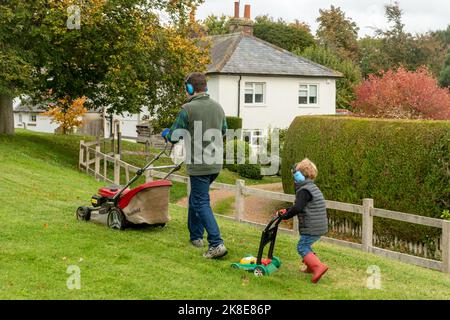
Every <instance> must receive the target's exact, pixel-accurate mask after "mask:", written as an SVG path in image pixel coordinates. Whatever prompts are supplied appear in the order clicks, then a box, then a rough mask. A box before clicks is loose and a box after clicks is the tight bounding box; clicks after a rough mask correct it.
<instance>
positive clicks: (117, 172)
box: [114, 154, 120, 185]
mask: <svg viewBox="0 0 450 320" xmlns="http://www.w3.org/2000/svg"><path fill="white" fill-rule="evenodd" d="M119 161H120V154H115V155H114V184H116V185H120V163H119Z"/></svg>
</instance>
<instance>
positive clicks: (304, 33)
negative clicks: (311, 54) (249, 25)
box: [253, 15, 315, 52]
mask: <svg viewBox="0 0 450 320" xmlns="http://www.w3.org/2000/svg"><path fill="white" fill-rule="evenodd" d="M253 34H254V35H255V36H256V37H258V38H260V39H262V40H265V41H267V42H269V43H272V44H274V45H276V46H278V47H280V48H283V49H285V50H288V51H291V52H292V51H294V50H296V49H299V50H304V49H306V48H307V47H309V46H312V45H314V44H315V41H314V37H313V35H312V34H311V30H310V28H309V26H308V25H306V24H304V23H301V22H299V21H295V22H294V23H287V22H285V21H283V20H282V19H278V20H277V21H275V20H274V19H273V18H271V17H269V16H268V15H265V16H259V17H256V19H255V24H254V26H253Z"/></svg>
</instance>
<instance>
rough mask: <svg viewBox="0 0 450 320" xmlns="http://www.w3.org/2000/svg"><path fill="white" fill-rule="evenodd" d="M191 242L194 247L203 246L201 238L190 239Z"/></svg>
mask: <svg viewBox="0 0 450 320" xmlns="http://www.w3.org/2000/svg"><path fill="white" fill-rule="evenodd" d="M191 243H192V245H193V246H194V247H196V248H203V247H204V246H205V245H204V244H203V240H202V239H197V240H191Z"/></svg>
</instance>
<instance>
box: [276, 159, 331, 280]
mask: <svg viewBox="0 0 450 320" xmlns="http://www.w3.org/2000/svg"><path fill="white" fill-rule="evenodd" d="M292 175H293V178H294V181H295V203H294V205H293V206H292V207H290V208H288V209H283V210H280V211H278V215H279V216H280V217H281V218H282V219H283V220H287V219H291V218H293V217H294V216H298V220H299V231H300V241H299V242H298V246H297V250H298V253H299V254H300V255H301V257H302V258H303V263H304V264H305V265H306V269H304V270H301V271H302V272H305V273H312V274H313V276H312V278H311V282H313V283H317V282H318V281H319V280H320V278H321V277H322V276H323V275H324V274H325V272H327V270H328V267H327V266H326V265H324V264H322V263H321V262H320V260H319V258H318V257H317V256H316V255H315V253H314V252H313V251H312V248H311V246H312V245H313V244H314V243H315V242H316V241H318V240H319V239H320V237H321V236H323V235H325V234H326V233H327V232H328V219H327V211H326V204H325V199H324V197H323V195H322V192H321V191H320V190H319V188H318V187H317V186H316V185H315V184H314V180H315V179H316V177H317V168H316V166H315V165H314V163H312V162H311V161H310V160H309V159H304V160H302V161H301V162H299V163H298V164H296V165H294V166H293V167H292Z"/></svg>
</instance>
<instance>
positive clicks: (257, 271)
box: [253, 267, 266, 277]
mask: <svg viewBox="0 0 450 320" xmlns="http://www.w3.org/2000/svg"><path fill="white" fill-rule="evenodd" d="M253 274H254V275H255V277H262V276H264V275H265V274H266V270H264V268H262V267H256V268H255V270H253Z"/></svg>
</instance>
